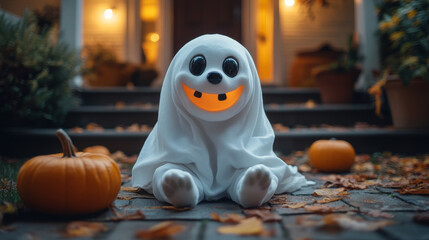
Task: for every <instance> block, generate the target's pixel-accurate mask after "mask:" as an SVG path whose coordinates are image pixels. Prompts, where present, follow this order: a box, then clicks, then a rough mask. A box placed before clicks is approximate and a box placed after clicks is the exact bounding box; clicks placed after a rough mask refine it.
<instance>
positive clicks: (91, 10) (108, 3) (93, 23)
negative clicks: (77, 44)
mask: <svg viewBox="0 0 429 240" xmlns="http://www.w3.org/2000/svg"><path fill="white" fill-rule="evenodd" d="M108 8H111V9H113V17H112V18H111V19H106V18H105V17H104V11H105V10H106V9H108ZM126 13H127V11H126V0H85V1H84V3H83V46H84V47H87V46H93V45H96V44H102V45H103V46H106V47H109V48H111V49H112V50H113V51H114V52H115V53H116V56H117V58H118V60H119V61H124V60H125V58H126V56H125V53H126V50H125V45H126V20H127V19H126V17H127V16H126Z"/></svg>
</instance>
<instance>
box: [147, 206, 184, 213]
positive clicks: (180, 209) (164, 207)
mask: <svg viewBox="0 0 429 240" xmlns="http://www.w3.org/2000/svg"><path fill="white" fill-rule="evenodd" d="M148 209H164V210H171V211H176V212H183V211H189V210H191V208H190V207H175V206H153V207H148Z"/></svg>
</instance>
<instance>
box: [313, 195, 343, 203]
mask: <svg viewBox="0 0 429 240" xmlns="http://www.w3.org/2000/svg"><path fill="white" fill-rule="evenodd" d="M343 198H344V197H325V198H322V199H317V200H315V199H313V201H314V202H315V203H319V204H324V203H330V202H336V201H338V200H341V199H343Z"/></svg>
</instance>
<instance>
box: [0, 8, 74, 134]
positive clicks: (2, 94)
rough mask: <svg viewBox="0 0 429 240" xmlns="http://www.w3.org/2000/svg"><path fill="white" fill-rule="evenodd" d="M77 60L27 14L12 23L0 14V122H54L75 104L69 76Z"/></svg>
mask: <svg viewBox="0 0 429 240" xmlns="http://www.w3.org/2000/svg"><path fill="white" fill-rule="evenodd" d="M79 61H80V60H79V57H78V53H76V52H75V51H72V50H71V49H70V48H69V47H68V45H67V44H65V43H62V42H61V41H59V40H58V39H57V34H56V32H55V30H53V29H52V28H51V29H44V30H43V31H42V30H41V29H40V28H39V26H38V20H37V18H36V17H35V16H34V15H33V14H32V13H30V12H28V11H27V12H25V13H24V16H23V18H22V19H20V20H19V21H17V22H12V21H9V20H8V19H7V18H6V16H5V15H2V16H0V123H1V127H7V126H42V125H52V124H60V123H61V122H62V121H63V120H64V118H65V115H66V113H67V111H68V110H69V109H70V108H71V107H73V106H75V105H76V103H77V102H76V99H75V98H74V97H73V96H72V87H71V83H70V80H71V79H72V77H74V76H75V75H76V74H77V71H78V67H79Z"/></svg>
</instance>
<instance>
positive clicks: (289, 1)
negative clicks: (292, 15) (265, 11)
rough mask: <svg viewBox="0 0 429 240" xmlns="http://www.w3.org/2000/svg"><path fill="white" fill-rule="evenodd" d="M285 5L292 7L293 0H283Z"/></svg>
mask: <svg viewBox="0 0 429 240" xmlns="http://www.w3.org/2000/svg"><path fill="white" fill-rule="evenodd" d="M285 5H286V6H288V7H292V6H293V5H295V0H285Z"/></svg>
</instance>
